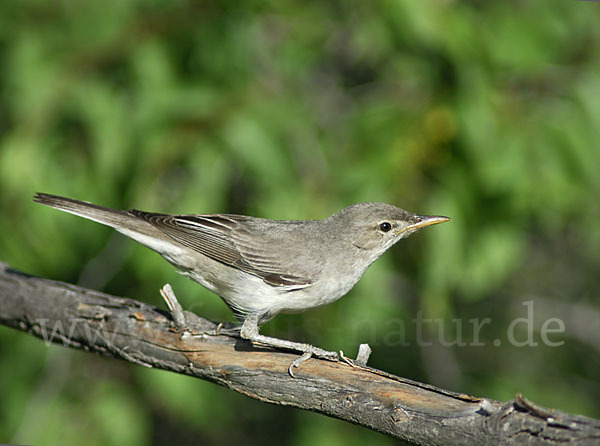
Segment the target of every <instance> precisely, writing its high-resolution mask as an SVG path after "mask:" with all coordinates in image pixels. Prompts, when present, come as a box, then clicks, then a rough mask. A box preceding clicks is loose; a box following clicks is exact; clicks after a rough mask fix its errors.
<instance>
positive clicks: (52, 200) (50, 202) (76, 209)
mask: <svg viewBox="0 0 600 446" xmlns="http://www.w3.org/2000/svg"><path fill="white" fill-rule="evenodd" d="M33 201H35V202H36V203H41V204H43V205H46V206H50V207H52V208H55V209H59V210H61V211H65V212H69V213H71V214H74V215H78V216H80V217H83V218H87V219H89V220H93V221H96V222H98V223H102V224H104V225H107V226H111V227H113V228H116V229H134V228H136V227H137V228H138V230H139V227H140V222H141V220H140V219H138V218H137V217H135V216H133V215H131V214H130V213H129V212H126V211H121V210H118V209H111V208H107V207H104V206H98V205H97V204H93V203H88V202H87V201H80V200H74V199H72V198H66V197H60V196H58V195H51V194H43V193H39V192H38V193H37V194H35V196H34V197H33ZM141 225H142V226H144V225H143V223H142V224H141Z"/></svg>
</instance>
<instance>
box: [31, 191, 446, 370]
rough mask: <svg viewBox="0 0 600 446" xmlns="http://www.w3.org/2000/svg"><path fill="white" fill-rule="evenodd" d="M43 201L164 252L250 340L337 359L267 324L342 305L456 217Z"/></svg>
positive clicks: (383, 209)
mask: <svg viewBox="0 0 600 446" xmlns="http://www.w3.org/2000/svg"><path fill="white" fill-rule="evenodd" d="M34 201H36V202H38V203H41V204H44V205H47V206H50V207H54V208H56V209H60V210H63V211H66V212H70V213H72V214H75V215H79V216H81V217H84V218H87V219H90V220H94V221H96V222H99V223H102V224H105V225H108V226H111V227H113V228H115V229H116V230H117V231H119V232H121V233H123V234H125V235H127V236H128V237H131V238H133V239H134V240H136V241H138V242H140V243H142V244H143V245H145V246H148V247H149V248H151V249H153V250H155V251H156V252H158V253H159V254H161V255H162V256H163V257H164V258H165V259H166V260H168V261H169V262H170V263H172V264H173V265H174V266H175V267H177V268H178V269H179V270H180V271H181V272H182V273H183V274H185V275H187V276H189V277H190V278H192V279H193V280H195V281H197V282H199V283H200V284H202V285H203V286H205V287H207V288H208V289H210V290H211V291H213V292H215V293H216V294H218V295H219V296H221V298H223V300H224V301H225V302H226V303H227V304H228V305H229V307H230V308H231V309H232V310H233V311H234V312H235V313H236V315H237V316H238V317H239V318H240V319H241V320H242V321H243V322H244V324H243V326H242V330H241V334H242V337H245V338H247V339H250V340H252V341H254V342H260V343H263V344H267V345H272V346H276V347H280V348H287V349H293V350H300V351H303V352H304V353H305V355H303V356H306V354H308V356H310V355H311V354H316V355H318V356H324V357H333V355H335V353H333V352H326V351H323V350H320V349H317V348H315V347H312V346H306V345H304V344H297V343H293V342H290V341H284V340H278V339H274V338H267V337H265V336H261V335H259V334H258V325H259V324H262V323H264V322H266V321H268V320H269V319H271V318H273V317H274V316H276V315H277V314H278V313H281V312H299V311H304V310H307V309H309V308H314V307H318V306H321V305H326V304H328V303H331V302H333V301H335V300H337V299H339V298H340V297H342V296H343V295H344V294H346V293H347V292H348V291H349V290H350V289H351V288H352V287H353V286H354V284H355V283H356V282H357V281H358V280H359V279H360V277H361V276H362V274H363V273H364V272H365V270H366V269H367V268H368V267H369V265H371V264H372V263H373V262H374V261H375V260H376V259H377V258H378V257H379V256H380V255H381V254H382V253H383V252H385V251H386V250H387V249H388V248H390V247H391V246H392V245H393V244H394V243H396V242H397V241H398V240H400V239H401V238H403V237H406V236H408V235H409V234H411V233H413V232H414V231H416V230H418V229H420V228H422V227H425V226H429V225H432V224H436V223H441V222H444V221H447V220H449V219H448V218H447V217H437V216H436V217H430V216H419V215H416V214H413V213H410V212H407V211H404V210H402V209H400V208H397V207H395V206H392V205H389V204H385V203H372V202H369V203H358V204H355V205H352V206H348V207H346V208H344V209H342V210H341V211H340V212H338V213H336V214H334V215H332V216H330V217H328V218H325V219H323V220H308V221H289V220H268V219H263V218H255V217H248V216H243V215H233V214H208V215H196V214H190V215H168V214H159V213H152V212H144V211H139V210H136V209H131V210H129V211H121V210H114V209H110V208H106V207H102V206H98V205H95V204H92V203H87V202H84V201H79V200H74V199H70V198H64V197H59V196H56V195H49V194H42V193H38V194H36V195H35V197H34ZM305 359H306V358H305ZM294 365H295V366H297V364H294ZM290 370H291V369H290Z"/></svg>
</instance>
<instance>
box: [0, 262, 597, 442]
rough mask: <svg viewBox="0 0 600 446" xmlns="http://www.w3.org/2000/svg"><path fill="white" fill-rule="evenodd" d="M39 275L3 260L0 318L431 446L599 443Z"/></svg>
mask: <svg viewBox="0 0 600 446" xmlns="http://www.w3.org/2000/svg"><path fill="white" fill-rule="evenodd" d="M184 313H185V320H186V323H187V324H188V326H191V330H190V331H187V330H186V332H182V331H181V330H179V329H177V328H176V324H175V323H174V322H173V321H172V318H171V315H170V313H168V312H166V311H162V310H159V309H157V308H155V307H152V306H150V305H147V304H144V303H141V302H137V301H134V300H131V299H125V298H120V297H114V296H110V295H107V294H103V293H99V292H96V291H91V290H87V289H84V288H80V287H76V286H73V285H68V284H65V283H60V282H54V281H50V280H45V279H40V278H36V277H32V276H28V275H26V274H23V273H20V272H18V271H15V270H13V269H11V268H10V267H8V266H7V265H5V264H2V263H0V323H2V324H4V325H8V326H10V327H13V328H16V329H18V330H22V331H26V332H29V333H31V334H33V335H35V336H37V337H39V338H42V339H44V340H45V341H46V342H54V343H59V344H63V345H64V346H66V347H71V348H79V349H84V350H88V351H94V352H98V353H101V354H103V355H106V356H112V357H115V358H121V359H124V360H126V361H130V362H133V363H135V364H140V365H143V366H147V367H155V368H160V369H164V370H170V371H173V372H176V373H182V374H186V375H191V376H195V377H197V378H201V379H205V380H208V381H212V382H215V383H217V384H220V385H222V386H225V387H228V388H230V389H233V390H235V391H237V392H240V393H243V394H244V395H247V396H250V397H252V398H256V399H258V400H261V401H265V402H269V403H273V404H281V405H286V406H293V407H297V408H300V409H305V410H312V411H315V412H320V413H322V414H325V415H328V416H331V417H335V418H339V419H342V420H346V421H349V422H351V423H355V424H359V425H362V426H366V427H368V428H371V429H373V430H376V431H379V432H383V433H386V434H388V435H391V436H394V437H397V438H401V439H404V440H407V441H409V442H411V443H414V444H428V445H442V444H443V445H446V444H455V445H469V446H474V445H479V444H481V445H484V444H508V443H510V444H548V445H551V444H559V443H564V442H566V441H569V442H570V444H598V442H600V422H599V421H597V420H593V419H590V418H586V417H582V416H576V415H570V414H567V413H564V412H560V411H558V410H553V409H546V408H543V407H540V406H538V405H536V404H534V403H532V402H530V401H528V400H526V399H525V398H523V397H522V396H520V395H518V396H517V398H516V400H515V401H510V402H506V403H503V402H498V401H493V400H490V399H486V398H474V397H471V396H468V395H461V394H457V393H453V392H449V391H446V390H443V389H438V388H436V387H433V386H429V385H427V384H421V383H418V382H414V381H410V380H407V379H403V378H399V377H397V376H393V375H390V374H388V373H385V372H382V371H379V370H375V369H371V368H369V367H365V366H361V365H355V366H352V365H349V364H347V363H345V362H333V361H325V360H318V359H310V360H309V361H307V362H305V363H303V364H302V366H301V367H300V368H299V369H297V371H296V372H295V375H296V378H295V379H294V378H291V377H290V376H289V375H288V372H287V369H288V366H289V364H290V362H291V361H292V360H293V359H294V355H292V354H288V353H284V352H280V351H275V350H272V349H268V348H257V347H255V346H253V345H251V344H250V343H248V342H246V341H244V340H241V339H237V338H232V337H228V336H224V335H219V336H214V335H212V336H211V335H208V334H205V332H210V331H214V329H215V327H216V325H215V324H214V323H212V322H210V321H207V320H205V319H202V318H199V317H197V316H196V315H194V314H192V313H189V312H184Z"/></svg>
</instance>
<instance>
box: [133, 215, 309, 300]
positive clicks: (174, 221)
mask: <svg viewBox="0 0 600 446" xmlns="http://www.w3.org/2000/svg"><path fill="white" fill-rule="evenodd" d="M129 212H130V213H132V214H133V215H135V216H137V217H139V218H143V219H144V220H146V221H148V222H149V223H151V224H152V225H154V226H155V227H157V228H158V229H160V230H161V231H162V232H163V233H165V234H166V235H168V236H169V237H171V238H172V239H173V240H175V241H177V242H178V243H180V244H182V245H184V246H187V247H188V248H191V249H193V250H194V251H197V252H199V253H200V254H203V255H205V256H207V257H209V258H211V259H213V260H216V261H218V262H221V263H223V264H225V265H228V266H231V267H233V268H237V269H239V270H241V271H244V272H246V273H249V274H252V275H254V276H257V277H260V278H261V279H263V280H264V281H265V282H266V283H269V284H271V285H274V286H281V287H285V288H287V289H290V290H293V289H300V288H304V287H306V286H309V285H311V284H312V281H311V280H310V279H309V278H308V277H306V274H303V276H305V277H302V276H299V275H294V274H292V273H291V272H290V270H289V265H283V264H282V262H281V261H280V260H279V259H278V258H277V257H276V256H274V255H272V253H270V252H269V250H268V249H265V248H264V243H263V242H265V240H261V237H264V234H262V233H252V231H251V230H249V229H248V228H247V226H248V225H247V224H245V223H248V221H249V220H251V219H252V217H245V216H241V215H230V214H215V215H168V214H157V213H151V212H144V211H139V210H137V209H131V210H130V211H129ZM286 266H288V268H286Z"/></svg>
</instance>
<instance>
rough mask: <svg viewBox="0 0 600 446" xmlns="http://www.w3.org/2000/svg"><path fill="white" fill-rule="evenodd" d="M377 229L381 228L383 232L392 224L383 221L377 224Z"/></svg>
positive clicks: (390, 227)
mask: <svg viewBox="0 0 600 446" xmlns="http://www.w3.org/2000/svg"><path fill="white" fill-rule="evenodd" d="M379 229H381V230H382V231H383V232H388V231H389V230H390V229H392V225H391V224H389V223H388V222H387V221H384V222H383V223H380V224H379Z"/></svg>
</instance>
